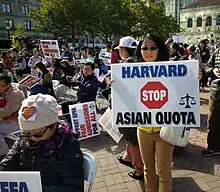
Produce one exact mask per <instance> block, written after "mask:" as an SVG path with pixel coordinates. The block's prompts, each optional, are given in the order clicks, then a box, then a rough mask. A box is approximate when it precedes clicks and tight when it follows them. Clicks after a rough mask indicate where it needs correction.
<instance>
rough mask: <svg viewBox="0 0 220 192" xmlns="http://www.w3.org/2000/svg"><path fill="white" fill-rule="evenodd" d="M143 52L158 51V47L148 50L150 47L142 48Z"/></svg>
mask: <svg viewBox="0 0 220 192" xmlns="http://www.w3.org/2000/svg"><path fill="white" fill-rule="evenodd" d="M141 50H142V51H148V50H150V51H156V50H157V47H150V48H148V47H142V48H141Z"/></svg>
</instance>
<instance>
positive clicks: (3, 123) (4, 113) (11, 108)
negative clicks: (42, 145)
mask: <svg viewBox="0 0 220 192" xmlns="http://www.w3.org/2000/svg"><path fill="white" fill-rule="evenodd" d="M0 98H1V99H0V100H1V102H0V103H1V104H0V158H1V157H2V156H4V155H5V154H6V153H7V152H8V145H7V144H6V143H5V140H4V137H5V136H7V135H9V134H10V133H12V132H14V131H18V130H19V126H18V122H17V115H18V110H19V109H20V107H21V103H22V101H23V100H24V95H23V93H22V92H21V91H20V90H19V89H17V88H16V87H14V86H13V85H12V84H11V77H10V76H9V75H5V74H0Z"/></svg>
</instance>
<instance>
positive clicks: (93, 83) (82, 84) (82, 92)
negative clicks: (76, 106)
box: [74, 74, 99, 103]
mask: <svg viewBox="0 0 220 192" xmlns="http://www.w3.org/2000/svg"><path fill="white" fill-rule="evenodd" d="M78 81H79V82H78V83H76V84H75V85H74V86H79V90H78V92H77V101H78V102H80V103H85V102H90V101H95V100H96V95H97V92H98V86H99V81H98V79H97V77H96V76H95V75H94V74H93V75H91V76H89V77H85V76H84V75H81V76H80V77H79V78H78Z"/></svg>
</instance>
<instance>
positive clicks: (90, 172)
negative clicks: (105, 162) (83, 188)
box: [83, 152, 96, 192]
mask: <svg viewBox="0 0 220 192" xmlns="http://www.w3.org/2000/svg"><path fill="white" fill-rule="evenodd" d="M83 159H84V162H83V169H84V179H85V180H86V181H87V182H89V189H88V192H91V191H92V187H93V184H94V181H95V176H96V160H95V158H94V157H93V155H91V154H89V153H85V152H83Z"/></svg>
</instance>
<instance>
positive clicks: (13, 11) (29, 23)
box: [0, 0, 53, 40]
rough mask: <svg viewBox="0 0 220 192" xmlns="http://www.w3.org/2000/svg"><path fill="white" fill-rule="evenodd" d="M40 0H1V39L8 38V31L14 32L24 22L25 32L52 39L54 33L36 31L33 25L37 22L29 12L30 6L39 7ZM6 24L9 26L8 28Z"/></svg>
mask: <svg viewBox="0 0 220 192" xmlns="http://www.w3.org/2000/svg"><path fill="white" fill-rule="evenodd" d="M39 6H40V0H1V1H0V40H7V39H8V31H7V30H6V29H7V28H8V29H9V27H10V30H9V33H10V34H13V33H14V31H15V29H16V25H17V24H18V23H21V24H23V26H24V29H25V34H26V35H29V36H37V37H39V38H41V39H51V38H53V34H50V33H36V32H34V31H33V27H34V25H35V24H36V22H35V21H34V20H32V19H31V18H30V17H29V16H28V14H29V10H30V8H33V7H39ZM6 26H8V27H7V28H6Z"/></svg>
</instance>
